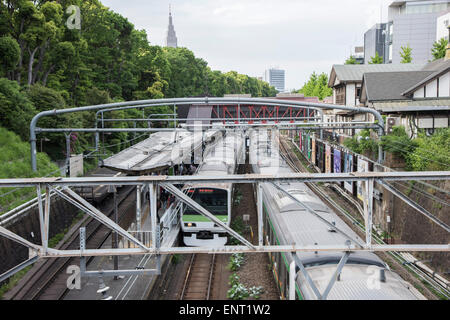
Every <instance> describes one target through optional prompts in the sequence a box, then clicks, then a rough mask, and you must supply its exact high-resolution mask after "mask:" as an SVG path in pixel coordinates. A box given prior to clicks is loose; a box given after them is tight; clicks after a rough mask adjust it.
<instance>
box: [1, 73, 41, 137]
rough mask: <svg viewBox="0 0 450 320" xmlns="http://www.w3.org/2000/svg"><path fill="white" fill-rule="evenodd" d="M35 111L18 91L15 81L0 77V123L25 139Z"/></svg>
mask: <svg viewBox="0 0 450 320" xmlns="http://www.w3.org/2000/svg"><path fill="white" fill-rule="evenodd" d="M35 113H36V110H35V108H34V105H33V104H32V103H31V101H30V100H29V99H28V98H27V97H26V95H24V94H23V93H22V92H21V91H20V87H19V85H18V84H17V82H15V81H10V80H7V79H5V78H0V125H1V126H2V127H4V128H6V129H8V130H11V131H14V132H15V133H17V134H18V135H20V136H21V138H22V139H24V140H26V139H27V138H28V137H29V134H28V130H27V128H28V127H29V124H30V122H31V119H32V117H33V115H34V114H35Z"/></svg>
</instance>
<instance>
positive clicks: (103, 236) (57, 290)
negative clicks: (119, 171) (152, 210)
mask: <svg viewBox="0 0 450 320" xmlns="http://www.w3.org/2000/svg"><path fill="white" fill-rule="evenodd" d="M134 190H135V187H134V186H124V187H123V188H122V189H121V190H120V191H119V192H118V194H117V196H118V207H119V214H118V219H119V221H118V222H119V223H120V222H121V221H122V220H123V219H124V218H125V217H126V216H127V214H128V213H129V211H130V208H132V205H133V204H134V203H135V202H136V192H133V191H134ZM112 203H113V201H109V202H108V203H107V205H106V206H105V208H101V209H102V210H103V212H104V213H105V214H106V215H107V216H108V217H110V218H112V217H113V216H114V208H113V205H112ZM112 219H113V218H112ZM80 227H85V228H86V246H87V247H88V248H101V246H102V245H103V244H104V243H105V241H106V240H107V239H108V237H109V236H110V235H111V232H112V231H111V229H109V228H108V227H106V226H104V225H103V224H101V223H100V222H99V221H97V220H95V219H94V218H92V217H89V216H86V217H85V219H83V220H82V221H81V222H79V223H78V224H77V225H76V226H74V227H73V228H72V230H71V231H72V234H71V235H70V236H69V237H68V239H67V240H66V241H65V242H64V244H63V245H62V246H61V247H60V248H59V249H61V250H70V249H78V248H79V245H80V242H79V241H80V240H79V233H78V230H79V228H80ZM89 261H90V259H87V263H89ZM79 264H80V260H79V258H58V259H55V258H49V259H46V260H42V261H39V262H37V263H36V264H35V265H34V266H33V268H32V269H31V270H30V271H29V272H28V273H27V274H26V275H25V277H24V278H23V279H22V280H21V281H20V282H19V283H18V284H17V285H16V286H15V287H14V288H13V289H12V290H11V291H10V292H8V293H7V294H6V295H5V298H6V299H11V300H61V299H63V298H64V296H65V295H66V293H67V291H68V289H67V278H68V274H66V270H67V267H68V266H70V265H79Z"/></svg>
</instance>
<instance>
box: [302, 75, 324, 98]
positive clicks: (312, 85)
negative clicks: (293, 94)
mask: <svg viewBox="0 0 450 320" xmlns="http://www.w3.org/2000/svg"><path fill="white" fill-rule="evenodd" d="M298 93H303V94H304V95H305V97H318V98H319V99H320V100H323V99H324V98H326V97H329V96H331V95H332V94H333V90H332V89H331V88H329V87H328V75H327V74H326V73H321V74H320V75H317V74H316V73H315V72H313V74H312V75H311V76H310V77H309V80H308V82H306V83H305V84H304V85H303V87H302V88H301V89H300V90H298Z"/></svg>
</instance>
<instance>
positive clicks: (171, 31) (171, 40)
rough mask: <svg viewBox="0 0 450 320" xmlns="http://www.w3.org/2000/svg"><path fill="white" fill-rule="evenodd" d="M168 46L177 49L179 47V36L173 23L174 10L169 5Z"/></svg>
mask: <svg viewBox="0 0 450 320" xmlns="http://www.w3.org/2000/svg"><path fill="white" fill-rule="evenodd" d="M166 46H167V47H172V48H176V47H177V46H178V40H177V35H176V33H175V28H174V27H173V21H172V10H171V7H170V5H169V27H168V29H167V38H166Z"/></svg>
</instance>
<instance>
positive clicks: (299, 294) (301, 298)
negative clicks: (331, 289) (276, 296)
mask: <svg viewBox="0 0 450 320" xmlns="http://www.w3.org/2000/svg"><path fill="white" fill-rule="evenodd" d="M263 210H264V212H265V214H266V216H267V220H268V221H269V225H270V228H271V229H272V231H273V234H274V236H275V240H276V241H277V244H278V245H280V240H278V237H277V233H276V232H275V228H274V227H273V225H272V221H271V220H270V219H269V214H268V212H267V208H266V205H265V204H264V202H263ZM281 257H282V258H283V261H284V264H285V265H286V270H287V271H288V272H289V271H290V269H291V266H290V265H289V264H288V261H287V259H286V256H285V254H284V253H283V252H281ZM280 290H281V288H280ZM295 291H296V292H297V294H298V296H299V297H300V300H304V299H303V295H302V294H301V291H300V288H299V287H298V285H297V283H296V284H295Z"/></svg>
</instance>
